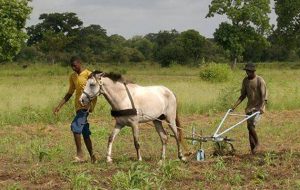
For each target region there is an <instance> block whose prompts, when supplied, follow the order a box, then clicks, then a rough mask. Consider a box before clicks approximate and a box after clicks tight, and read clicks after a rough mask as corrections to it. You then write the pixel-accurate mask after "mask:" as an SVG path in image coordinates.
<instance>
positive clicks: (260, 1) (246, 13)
mask: <svg viewBox="0 0 300 190" xmlns="http://www.w3.org/2000/svg"><path fill="white" fill-rule="evenodd" d="M270 12H271V8H270V0H254V1H249V0H233V1H227V0H212V2H211V4H210V6H209V12H208V14H207V16H206V17H214V15H215V14H219V15H226V16H227V17H228V19H229V20H231V21H232V24H233V25H238V26H241V27H244V26H253V27H254V28H255V30H256V32H258V33H259V34H265V33H266V32H268V31H269V30H270V24H269V20H270V18H269V16H268V14H269V13H270Z"/></svg>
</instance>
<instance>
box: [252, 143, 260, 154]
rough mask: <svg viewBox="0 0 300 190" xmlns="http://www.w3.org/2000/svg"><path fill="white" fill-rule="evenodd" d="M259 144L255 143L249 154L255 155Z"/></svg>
mask: <svg viewBox="0 0 300 190" xmlns="http://www.w3.org/2000/svg"><path fill="white" fill-rule="evenodd" d="M258 149H259V146H258V145H257V146H256V147H254V148H253V149H252V150H251V154H253V155H255V154H256V153H257V152H258Z"/></svg>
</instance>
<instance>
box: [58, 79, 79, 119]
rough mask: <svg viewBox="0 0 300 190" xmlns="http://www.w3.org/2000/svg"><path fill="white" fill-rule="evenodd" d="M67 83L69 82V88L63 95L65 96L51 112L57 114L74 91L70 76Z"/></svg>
mask: <svg viewBox="0 0 300 190" xmlns="http://www.w3.org/2000/svg"><path fill="white" fill-rule="evenodd" d="M69 83H70V86H69V90H68V92H67V94H66V95H65V97H64V98H63V99H62V100H61V101H60V103H59V104H58V105H57V106H56V107H55V108H54V110H53V114H55V115H56V114H57V113H58V112H59V110H60V109H61V107H62V106H63V105H64V104H65V103H66V102H68V101H69V99H70V98H71V96H72V94H73V93H74V91H75V84H74V82H73V80H72V76H70V78H69Z"/></svg>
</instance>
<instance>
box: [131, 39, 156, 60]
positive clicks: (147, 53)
mask: <svg viewBox="0 0 300 190" xmlns="http://www.w3.org/2000/svg"><path fill="white" fill-rule="evenodd" d="M127 44H128V46H129V47H132V48H135V49H137V50H139V51H140V52H141V53H142V54H143V55H144V57H145V58H146V59H148V60H149V59H151V58H152V52H153V47H154V44H153V43H152V42H151V41H150V40H148V39H147V38H144V37H142V36H134V37H133V38H131V39H129V40H128V41H127Z"/></svg>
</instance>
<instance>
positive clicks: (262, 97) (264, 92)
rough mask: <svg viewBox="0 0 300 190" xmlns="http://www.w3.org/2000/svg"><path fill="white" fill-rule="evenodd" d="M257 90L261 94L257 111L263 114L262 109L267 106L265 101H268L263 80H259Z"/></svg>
mask: <svg viewBox="0 0 300 190" xmlns="http://www.w3.org/2000/svg"><path fill="white" fill-rule="evenodd" d="M259 90H260V93H261V96H260V98H261V99H260V105H259V107H258V108H257V110H258V111H260V112H262V113H263V107H264V106H265V105H266V104H267V100H268V97H267V87H266V82H265V81H264V80H263V79H261V80H260V86H259Z"/></svg>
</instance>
